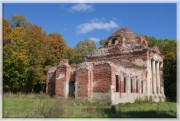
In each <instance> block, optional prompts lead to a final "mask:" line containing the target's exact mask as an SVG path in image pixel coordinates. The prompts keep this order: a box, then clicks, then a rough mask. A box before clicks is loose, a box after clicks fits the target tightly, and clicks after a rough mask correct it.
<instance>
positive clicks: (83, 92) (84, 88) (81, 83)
mask: <svg viewBox="0 0 180 121" xmlns="http://www.w3.org/2000/svg"><path fill="white" fill-rule="evenodd" d="M76 73H77V75H76V80H77V83H78V87H77V96H78V97H88V91H89V90H88V88H89V80H88V79H89V78H88V70H87V69H86V68H81V69H79V70H78V71H77V72H76Z"/></svg>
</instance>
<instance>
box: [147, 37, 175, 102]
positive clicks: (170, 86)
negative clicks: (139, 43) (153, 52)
mask: <svg viewBox="0 0 180 121" xmlns="http://www.w3.org/2000/svg"><path fill="white" fill-rule="evenodd" d="M146 38H147V39H148V45H149V46H150V47H153V46H155V45H158V46H159V49H160V51H161V53H162V54H163V56H164V68H163V69H164V70H163V72H164V86H165V95H166V96H167V97H168V98H169V99H172V100H175V99H176V96H177V94H176V89H177V86H176V84H177V80H176V64H177V63H176V61H177V56H176V52H177V50H176V46H177V42H176V41H175V40H169V39H159V40H157V39H156V38H154V37H147V36H146Z"/></svg>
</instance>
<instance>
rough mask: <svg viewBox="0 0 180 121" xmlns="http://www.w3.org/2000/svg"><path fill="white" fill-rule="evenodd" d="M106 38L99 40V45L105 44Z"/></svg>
mask: <svg viewBox="0 0 180 121" xmlns="http://www.w3.org/2000/svg"><path fill="white" fill-rule="evenodd" d="M106 41H107V40H106V39H103V40H100V42H99V43H100V45H101V47H104V45H105V44H106Z"/></svg>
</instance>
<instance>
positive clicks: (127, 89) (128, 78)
mask: <svg viewBox="0 0 180 121" xmlns="http://www.w3.org/2000/svg"><path fill="white" fill-rule="evenodd" d="M126 83H127V84H126V92H127V94H130V93H131V78H130V76H128V77H127V81H126Z"/></svg>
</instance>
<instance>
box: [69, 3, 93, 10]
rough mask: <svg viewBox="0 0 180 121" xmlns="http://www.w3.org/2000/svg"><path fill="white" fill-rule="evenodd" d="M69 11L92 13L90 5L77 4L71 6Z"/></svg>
mask: <svg viewBox="0 0 180 121" xmlns="http://www.w3.org/2000/svg"><path fill="white" fill-rule="evenodd" d="M70 10H71V11H76V12H90V11H93V10H94V8H93V6H92V5H89V4H85V3H79V4H76V5H73V6H71V8H70Z"/></svg>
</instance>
